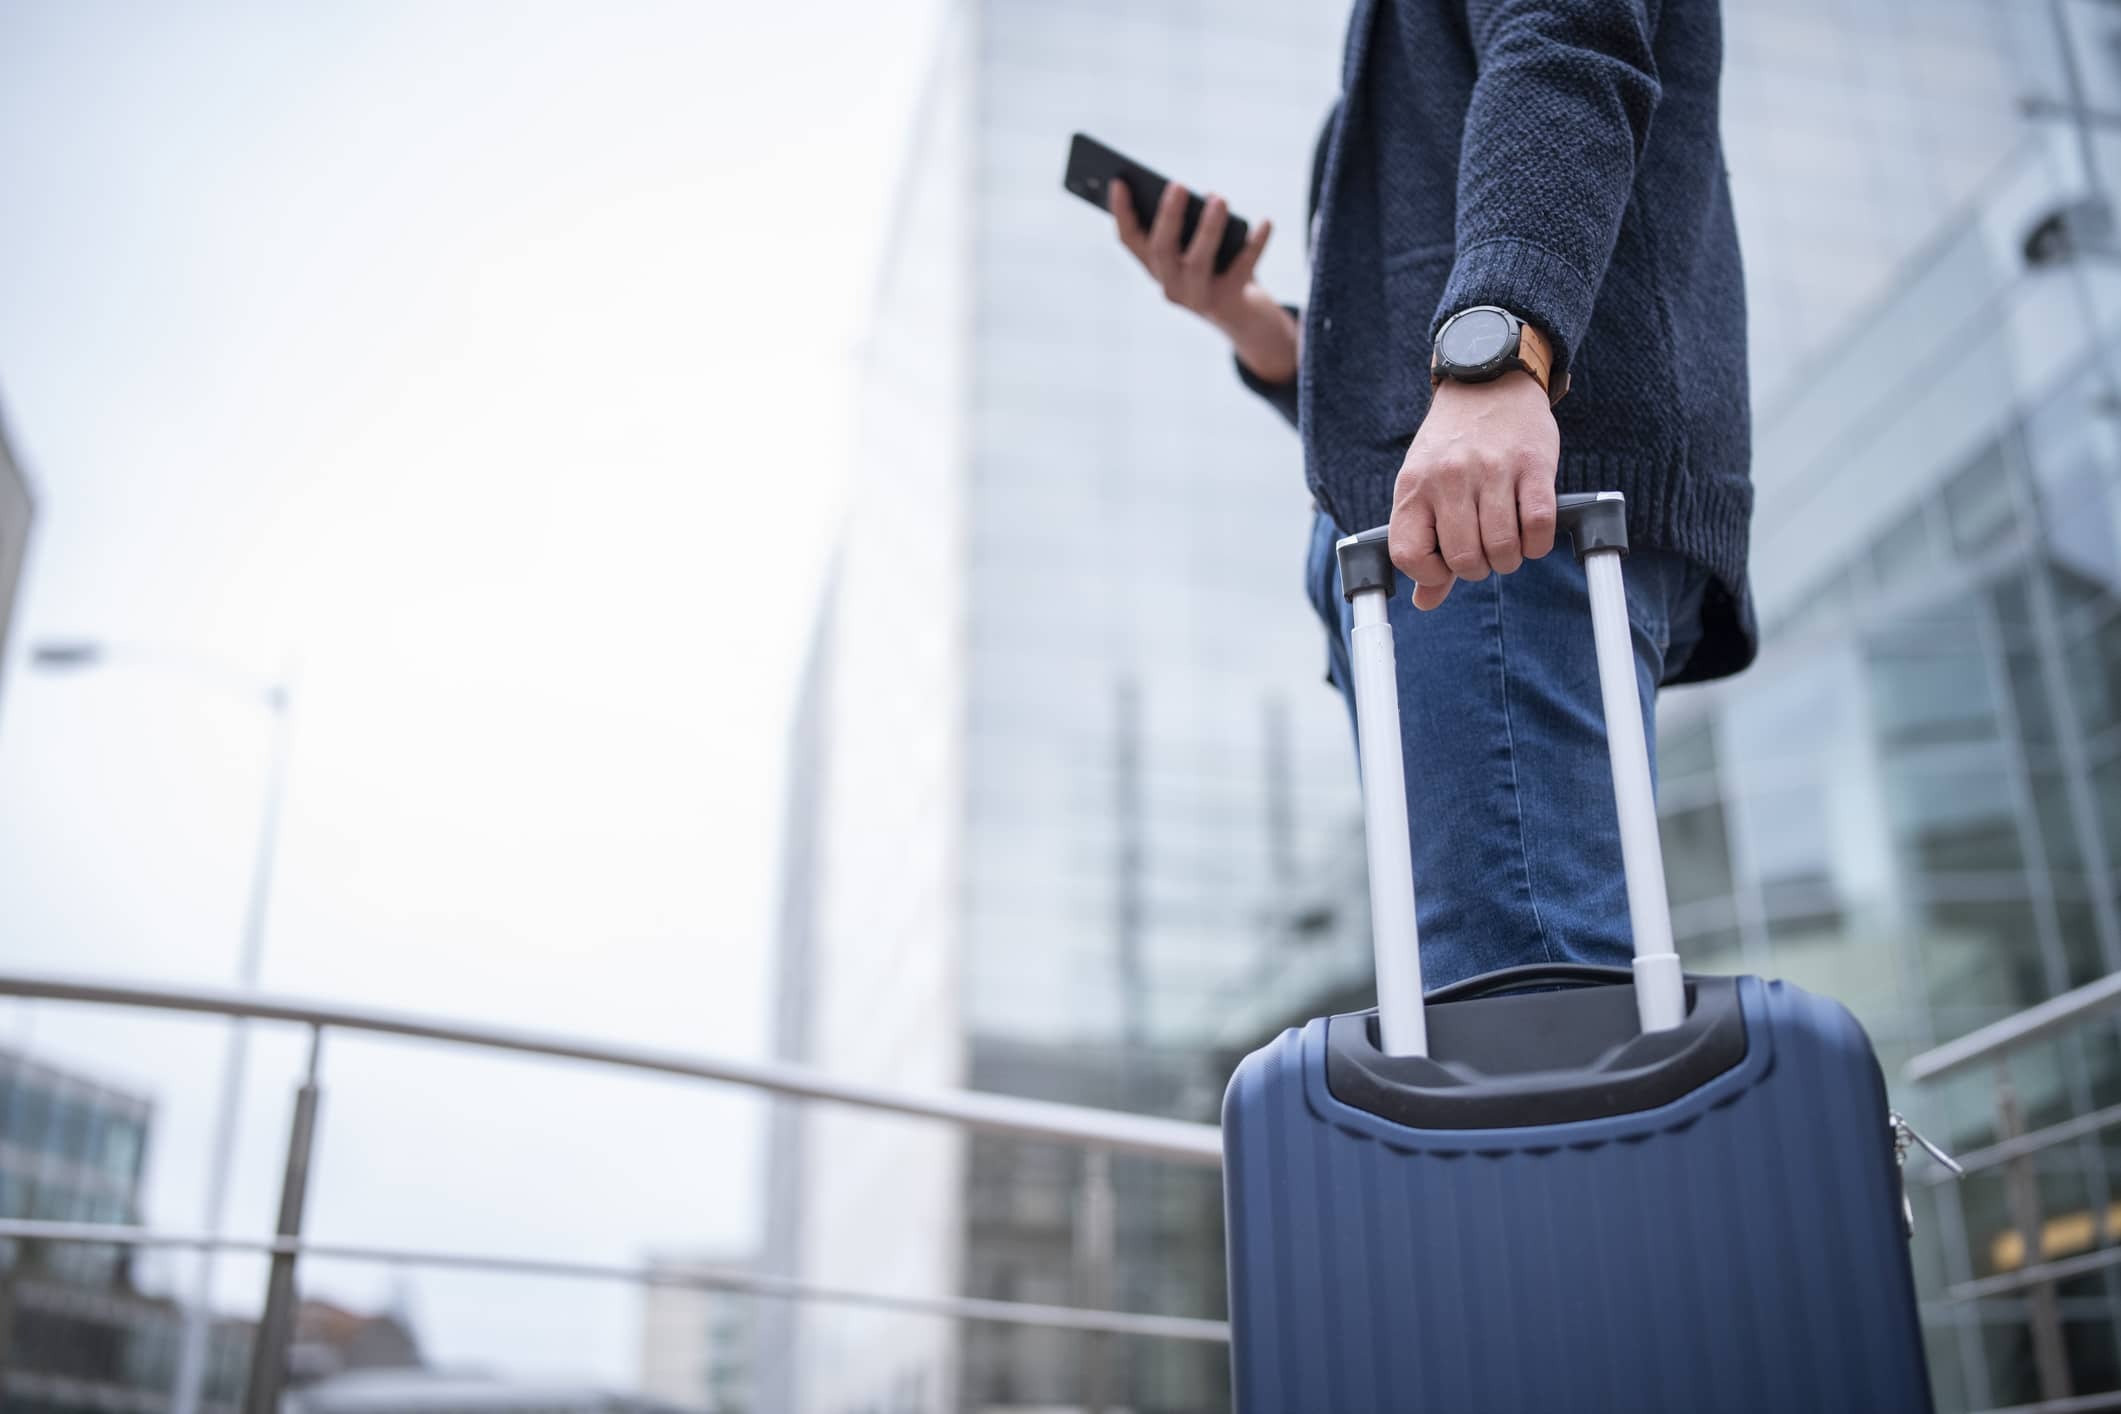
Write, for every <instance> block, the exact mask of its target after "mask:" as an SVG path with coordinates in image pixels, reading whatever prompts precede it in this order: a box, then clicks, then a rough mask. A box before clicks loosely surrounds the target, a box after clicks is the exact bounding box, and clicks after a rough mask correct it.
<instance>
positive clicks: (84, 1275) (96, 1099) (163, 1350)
mask: <svg viewBox="0 0 2121 1414" xmlns="http://www.w3.org/2000/svg"><path fill="white" fill-rule="evenodd" d="M152 1121H153V1109H152V1107H151V1106H150V1105H149V1103H148V1102H147V1101H146V1100H144V1099H142V1098H140V1097H138V1096H135V1095H130V1094H127V1093H125V1092H123V1091H120V1090H116V1089H113V1088H112V1087H110V1086H107V1085H104V1084H101V1083H100V1082H98V1081H95V1080H92V1079H89V1078H88V1077H86V1076H82V1075H79V1074H75V1073H73V1072H70V1071H66V1070H61V1069H59V1068H57V1067H55V1066H50V1065H46V1064H43V1063H41V1062H38V1061H34V1060H31V1059H30V1058H29V1057H27V1056H24V1055H22V1054H20V1053H18V1052H14V1051H0V1217H6V1218H30V1219H36V1220H40V1221H47V1222H68V1223H121V1224H128V1225H131V1224H137V1223H138V1222H139V1221H140V1179H141V1174H142V1172H143V1170H144V1168H145V1165H146V1161H147V1144H148V1137H149V1133H150V1130H151V1127H152ZM182 1324H183V1313H182V1311H181V1309H180V1308H179V1307H178V1306H177V1305H176V1303H174V1302H172V1301H169V1300H166V1299H164V1298H162V1297H159V1296H150V1295H147V1294H145V1293H143V1292H142V1291H140V1290H139V1288H138V1287H137V1286H136V1285H135V1284H134V1281H133V1274H132V1262H131V1249H130V1248H125V1247H118V1246H98V1245H94V1244H88V1243H78V1242H32V1241H5V1240H0V1408H6V1409H10V1410H13V1409H23V1410H35V1411H37V1414H91V1411H104V1410H127V1411H137V1412H138V1414H154V1412H155V1411H158V1410H163V1409H167V1408H168V1407H169V1404H170V1398H169V1393H170V1388H171V1385H172V1383H173V1381H174V1380H175V1378H176V1356H177V1344H178V1339H179V1333H180V1329H181V1327H182ZM250 1333H251V1331H250V1325H249V1323H248V1322H242V1321H224V1322H218V1323H216V1325H215V1326H214V1328H213V1331H212V1333H211V1338H210V1344H209V1353H208V1370H207V1378H206V1388H205V1397H204V1398H203V1399H202V1400H201V1402H200V1406H199V1407H200V1409H201V1410H202V1411H203V1414H233V1411H234V1409H235V1407H236V1400H237V1399H238V1398H239V1397H240V1395H241V1393H242V1386H243V1379H244V1373H245V1367H246V1364H247V1362H248V1360H249V1358H250Z"/></svg>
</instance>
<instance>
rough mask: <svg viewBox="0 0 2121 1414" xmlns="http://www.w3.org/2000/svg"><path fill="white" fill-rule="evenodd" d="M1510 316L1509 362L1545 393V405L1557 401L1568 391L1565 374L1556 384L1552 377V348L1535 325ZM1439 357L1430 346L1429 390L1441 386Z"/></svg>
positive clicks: (1544, 335) (1441, 377)
mask: <svg viewBox="0 0 2121 1414" xmlns="http://www.w3.org/2000/svg"><path fill="white" fill-rule="evenodd" d="M1505 312H1506V313H1507V311H1505ZM1510 317H1511V318H1512V319H1516V321H1517V353H1516V356H1515V357H1514V358H1512V359H1511V360H1510V362H1511V363H1512V364H1513V365H1515V366H1516V367H1518V368H1521V369H1523V370H1524V371H1525V372H1527V373H1529V374H1531V375H1532V378H1533V380H1534V381H1535V382H1537V383H1538V384H1539V386H1540V387H1541V388H1542V389H1544V390H1545V392H1546V395H1547V403H1548V405H1549V406H1551V405H1553V404H1555V403H1558V402H1560V401H1561V399H1562V396H1563V395H1564V394H1566V393H1567V392H1568V391H1569V375H1568V374H1567V372H1563V373H1562V375H1561V378H1560V380H1559V381H1558V382H1557V381H1556V379H1555V378H1554V345H1553V344H1552V343H1550V342H1549V341H1548V340H1547V336H1546V334H1545V333H1544V332H1542V331H1541V330H1540V328H1539V326H1537V325H1536V324H1533V323H1531V322H1530V321H1529V320H1525V319H1518V318H1517V316H1516V315H1511V316H1510ZM1441 357H1442V355H1441V353H1440V352H1439V350H1437V349H1436V348H1435V347H1433V346H1432V347H1431V348H1430V350H1429V386H1430V387H1432V388H1434V387H1436V386H1437V385H1439V384H1441V383H1442V382H1443V380H1444V378H1445V376H1446V375H1445V374H1444V373H1443V371H1442V370H1441V369H1440V368H1439V367H1438V366H1437V365H1438V363H1439V361H1440V360H1441Z"/></svg>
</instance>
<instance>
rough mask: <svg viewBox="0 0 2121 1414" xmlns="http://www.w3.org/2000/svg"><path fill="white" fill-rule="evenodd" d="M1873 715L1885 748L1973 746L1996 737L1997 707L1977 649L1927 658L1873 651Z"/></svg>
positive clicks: (1929, 654)
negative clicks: (1954, 743)
mask: <svg viewBox="0 0 2121 1414" xmlns="http://www.w3.org/2000/svg"><path fill="white" fill-rule="evenodd" d="M1869 666H1870V680H1871V701H1872V711H1873V712H1874V713H1875V715H1876V719H1877V723H1878V732H1879V735H1880V737H1881V738H1882V739H1883V740H1884V741H1885V742H1886V743H1887V744H1888V745H1915V744H1921V743H1927V742H1943V741H1971V740H1978V739H1983V738H1988V737H1994V736H1996V735H1997V721H1996V709H1997V703H1996V698H1995V692H1994V689H1993V684H1992V683H1991V680H1990V676H1989V671H1988V663H1987V661H1986V659H1984V658H1983V656H1982V655H1981V652H1980V650H1979V646H1978V645H1977V644H1974V643H1966V644H1964V645H1963V647H1962V648H1961V650H1960V651H1945V652H1936V651H1931V652H1925V653H1912V654H1902V653H1882V652H1873V653H1872V654H1871V655H1870V658H1869Z"/></svg>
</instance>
